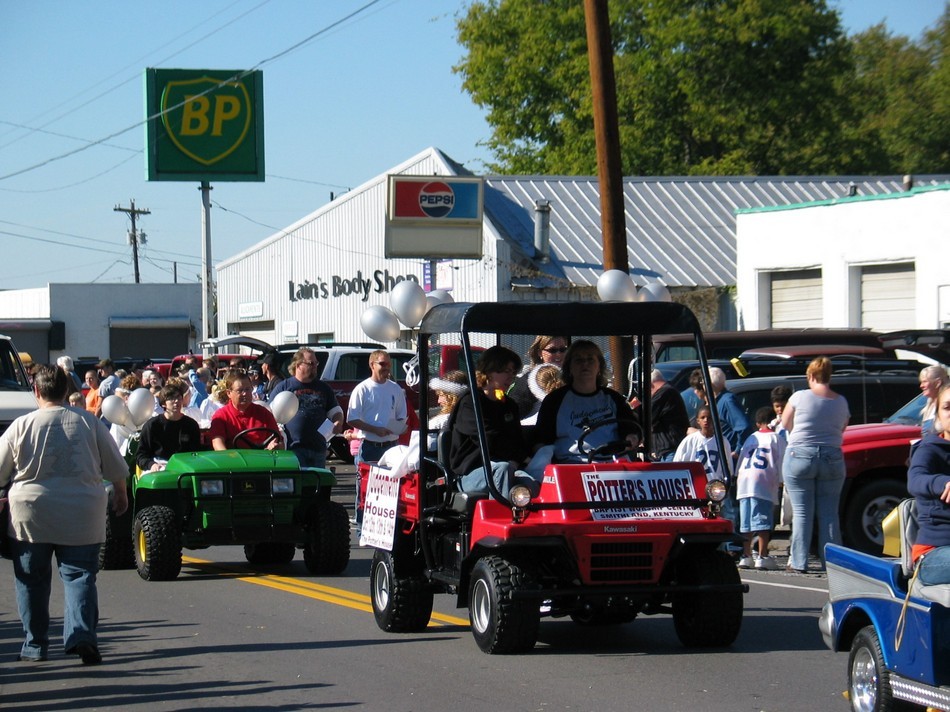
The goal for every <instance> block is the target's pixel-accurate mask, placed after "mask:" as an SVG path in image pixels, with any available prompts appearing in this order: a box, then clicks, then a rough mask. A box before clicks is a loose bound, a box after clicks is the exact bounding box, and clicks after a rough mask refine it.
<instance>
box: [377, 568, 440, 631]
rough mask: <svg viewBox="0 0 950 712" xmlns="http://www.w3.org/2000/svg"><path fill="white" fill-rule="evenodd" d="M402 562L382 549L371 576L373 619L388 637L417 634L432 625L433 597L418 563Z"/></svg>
mask: <svg viewBox="0 0 950 712" xmlns="http://www.w3.org/2000/svg"><path fill="white" fill-rule="evenodd" d="M401 559H402V557H400V556H399V555H398V554H395V555H394V554H392V553H390V552H388V551H383V550H382V549H377V550H376V552H375V553H374V554H373V565H372V567H371V568H370V575H369V585H370V598H371V599H372V601H373V615H374V616H375V617H376V625H378V626H379V628H380V630H384V631H386V632H387V633H417V632H419V631H421V630H425V628H426V626H427V625H429V619H430V618H432V600H433V597H434V596H433V593H432V589H431V588H428V586H427V584H426V580H425V578H424V577H423V576H422V574H421V569H420V567H419V566H416V565H415V563H416V562H414V561H411V560H410V561H408V562H405V563H404V562H403V561H402V560H401ZM405 569H414V571H413V572H412V573H411V574H410V573H409V572H407V571H406V570H405Z"/></svg>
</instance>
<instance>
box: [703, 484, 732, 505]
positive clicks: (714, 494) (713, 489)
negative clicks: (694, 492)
mask: <svg viewBox="0 0 950 712" xmlns="http://www.w3.org/2000/svg"><path fill="white" fill-rule="evenodd" d="M728 491H729V490H728V488H727V487H726V483H725V482H723V481H722V480H710V481H709V482H707V483H706V496H707V497H709V499H710V500H712V501H713V502H721V501H722V500H724V499H725V498H726V494H727V493H728Z"/></svg>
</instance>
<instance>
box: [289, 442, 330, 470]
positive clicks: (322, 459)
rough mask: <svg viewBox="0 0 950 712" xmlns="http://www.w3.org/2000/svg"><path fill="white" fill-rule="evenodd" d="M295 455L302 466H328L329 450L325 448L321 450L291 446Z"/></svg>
mask: <svg viewBox="0 0 950 712" xmlns="http://www.w3.org/2000/svg"><path fill="white" fill-rule="evenodd" d="M291 450H292V451H293V453H294V455H296V456H297V462H299V463H300V466H301V467H321V468H322V467H326V466H327V451H326V450H324V451H323V452H320V451H319V450H312V449H311V448H309V447H295V448H291Z"/></svg>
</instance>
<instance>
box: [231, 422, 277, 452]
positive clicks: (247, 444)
mask: <svg viewBox="0 0 950 712" xmlns="http://www.w3.org/2000/svg"><path fill="white" fill-rule="evenodd" d="M260 432H263V433H270V435H269V436H268V437H267V438H265V439H264V442H262V443H256V442H254V441H253V440H251V439H250V438H248V437H247V436H248V435H250V434H251V433H260ZM279 439H280V431H279V430H274V429H273V428H268V427H264V426H261V427H257V428H245V429H244V430H242V431H241V432H239V433H238V434H237V435H235V436H234V439H233V440H232V441H231V442H232V443H234V447H244V448H246V449H248V450H266V449H267V446H268V445H270V444H271V443H272V442H274V440H279ZM238 441H241V442H242V443H244V445H243V446H241V445H238Z"/></svg>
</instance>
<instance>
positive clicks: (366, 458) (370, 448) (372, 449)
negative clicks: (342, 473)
mask: <svg viewBox="0 0 950 712" xmlns="http://www.w3.org/2000/svg"><path fill="white" fill-rule="evenodd" d="M398 444H399V441H398V440H387V441H386V442H382V443H377V442H372V441H370V440H365V439H364V440H363V442H362V443H361V444H360V451H359V452H358V453H357V454H356V457H355V458H353V462H354V463H355V464H356V500H355V501H354V503H353V513H354V516H355V517H356V524H357V532H359V525H360V524H362V523H363V510H362V509H360V488H361V487H362V486H363V478H362V477H361V476H360V463H361V462H379V458H381V457H382V456H383V453H384V452H386V451H387V450H389V448H391V447H393V446H395V445H398Z"/></svg>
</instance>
